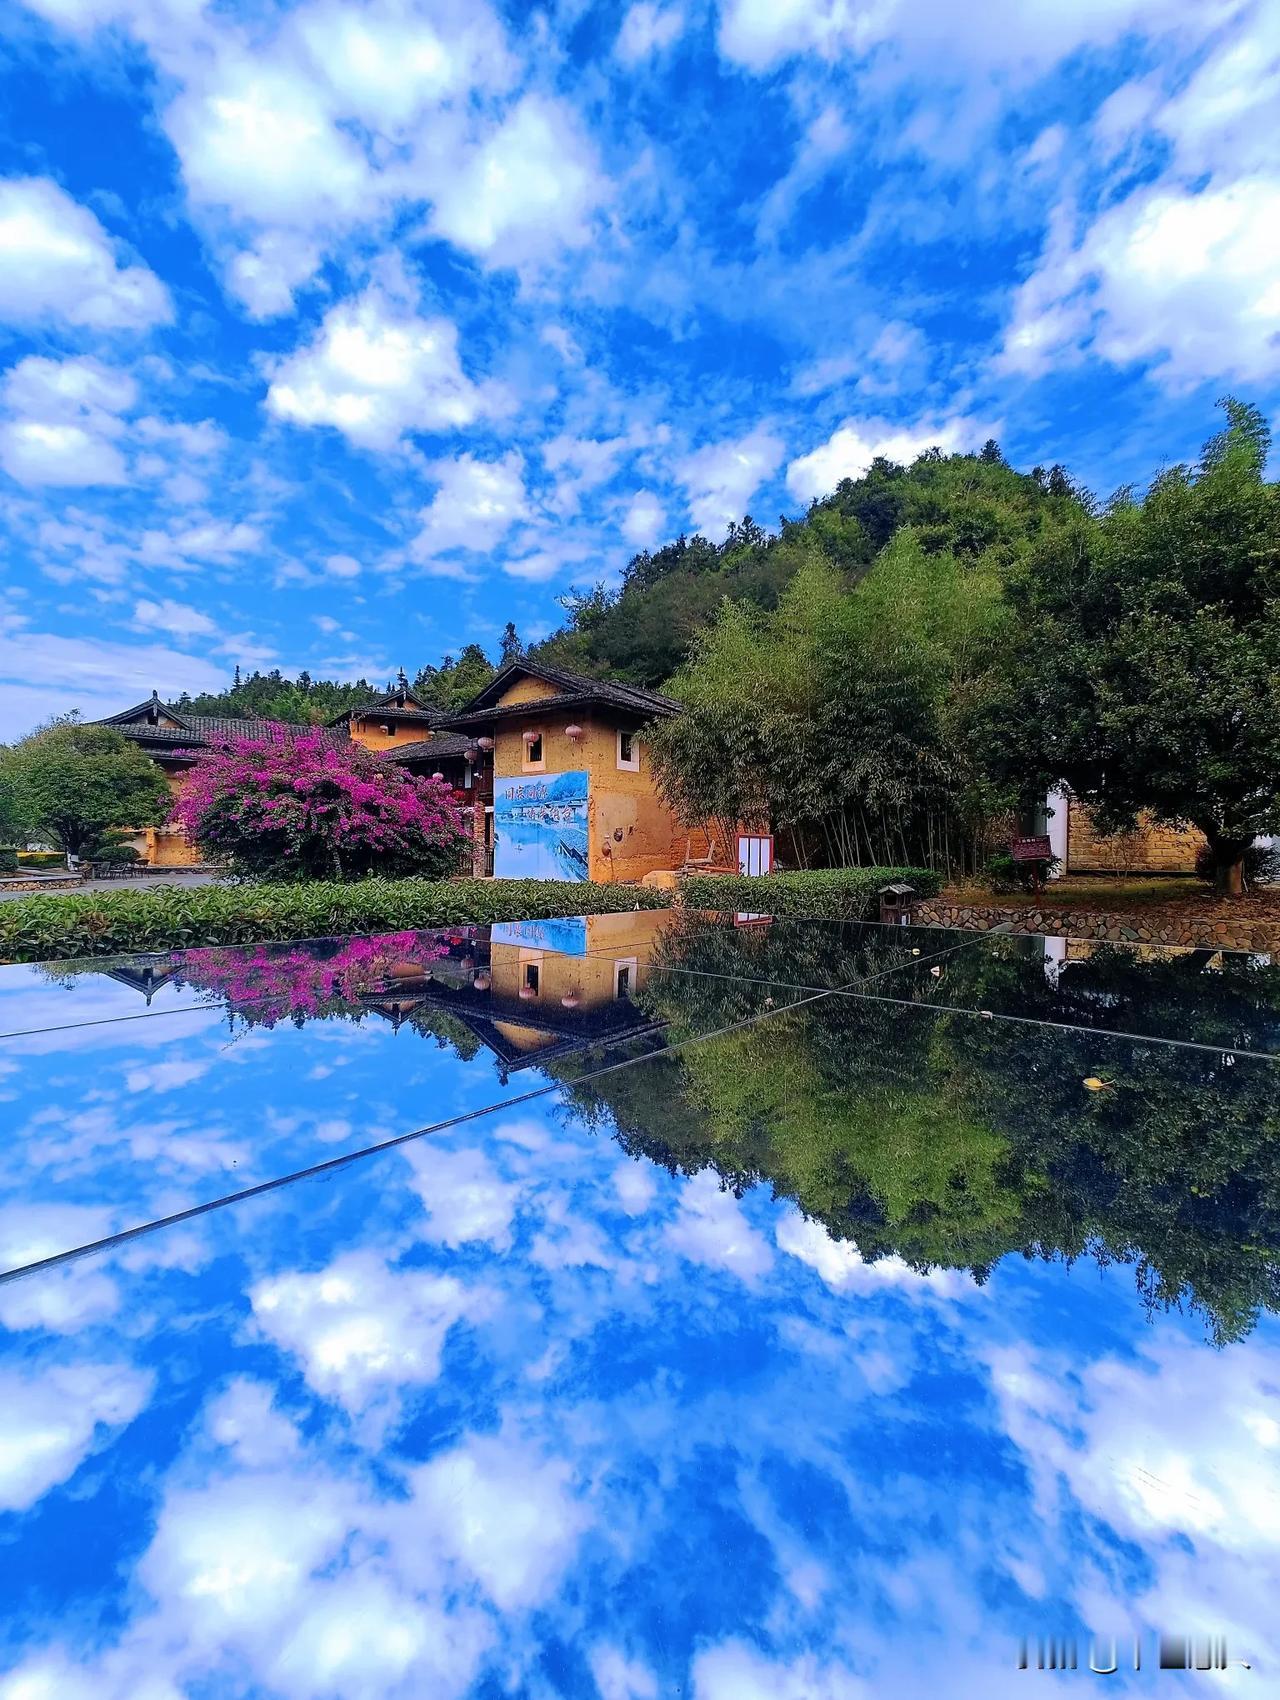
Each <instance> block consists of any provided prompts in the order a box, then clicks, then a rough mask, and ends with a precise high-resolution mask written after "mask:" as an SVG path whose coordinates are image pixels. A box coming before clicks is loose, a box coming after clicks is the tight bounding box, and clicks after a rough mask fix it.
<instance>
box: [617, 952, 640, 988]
mask: <svg viewBox="0 0 1280 1700" xmlns="http://www.w3.org/2000/svg"><path fill="white" fill-rule="evenodd" d="M636 960H637V959H636V958H635V957H634V956H625V957H623V959H622V960H621V961H620V962H615V963H614V965H613V995H614V997H615V998H629V997H630V996H631V993H632V990H633V988H634V986H635V982H636Z"/></svg>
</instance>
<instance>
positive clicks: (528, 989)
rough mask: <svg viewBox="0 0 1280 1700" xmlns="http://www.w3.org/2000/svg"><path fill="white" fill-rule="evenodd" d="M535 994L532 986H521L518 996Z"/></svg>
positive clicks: (527, 996) (524, 996) (534, 996)
mask: <svg viewBox="0 0 1280 1700" xmlns="http://www.w3.org/2000/svg"><path fill="white" fill-rule="evenodd" d="M537 995H538V994H537V992H535V991H534V989H533V987H532V986H521V988H520V996H521V997H522V998H526V999H527V998H536V997H537Z"/></svg>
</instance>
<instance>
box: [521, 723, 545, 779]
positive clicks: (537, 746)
mask: <svg viewBox="0 0 1280 1700" xmlns="http://www.w3.org/2000/svg"><path fill="white" fill-rule="evenodd" d="M546 765H547V763H546V758H545V757H544V755H543V753H542V733H541V732H532V733H526V734H525V736H524V770H525V772H526V773H529V772H530V771H532V770H533V769H535V768H543V767H545V766H546Z"/></svg>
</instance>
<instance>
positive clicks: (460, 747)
mask: <svg viewBox="0 0 1280 1700" xmlns="http://www.w3.org/2000/svg"><path fill="white" fill-rule="evenodd" d="M474 748H475V739H474V738H469V737H467V736H466V734H465V733H463V732H442V733H438V734H437V735H436V736H435V737H434V738H418V739H416V740H415V742H414V743H412V744H397V745H396V746H395V748H394V749H390V750H380V751H379V752H378V753H379V755H381V757H382V759H383V760H384V761H390V762H395V763H396V764H397V765H399V764H401V763H404V764H405V765H406V766H407V765H408V764H409V763H411V762H420V761H421V762H428V761H443V760H446V759H449V758H456V757H458V756H461V755H465V754H466V752H467V751H468V750H472V749H474Z"/></svg>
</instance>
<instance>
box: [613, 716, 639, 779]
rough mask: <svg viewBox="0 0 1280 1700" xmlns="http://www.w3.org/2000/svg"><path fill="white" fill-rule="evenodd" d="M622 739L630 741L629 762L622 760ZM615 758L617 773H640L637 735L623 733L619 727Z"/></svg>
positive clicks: (634, 733)
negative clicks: (616, 760)
mask: <svg viewBox="0 0 1280 1700" xmlns="http://www.w3.org/2000/svg"><path fill="white" fill-rule="evenodd" d="M624 738H630V740H631V760H630V761H626V760H624V759H623V755H622V740H623V739H624ZM617 758H618V772H619V773H639V771H640V736H639V734H638V733H636V732H628V731H625V730H624V729H623V728H622V727H621V726H620V727H619V728H618V741H617Z"/></svg>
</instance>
